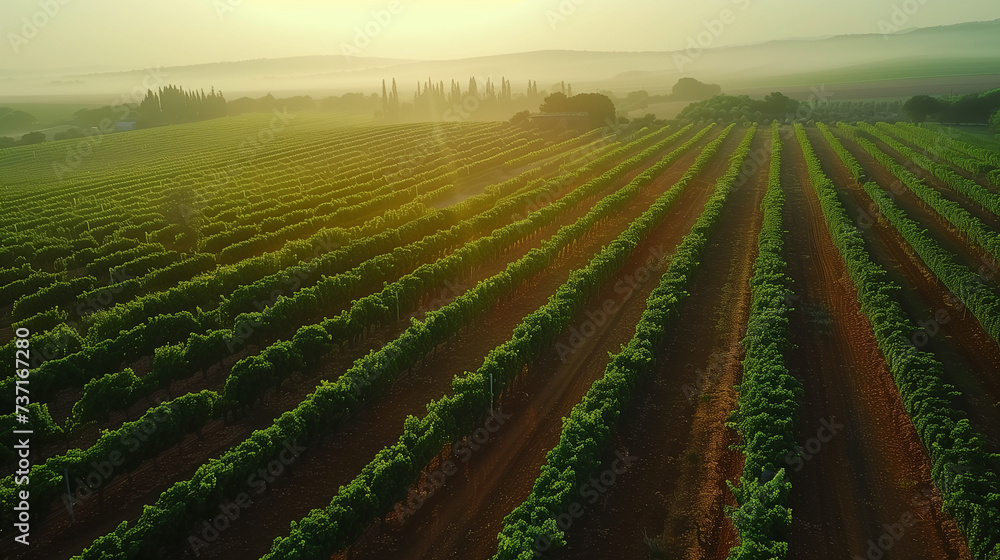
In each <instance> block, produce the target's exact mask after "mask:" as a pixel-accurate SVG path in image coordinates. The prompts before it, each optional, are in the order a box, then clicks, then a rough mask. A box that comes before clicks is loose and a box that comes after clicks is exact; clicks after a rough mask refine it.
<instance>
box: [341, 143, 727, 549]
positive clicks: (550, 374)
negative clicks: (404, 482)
mask: <svg viewBox="0 0 1000 560" xmlns="http://www.w3.org/2000/svg"><path fill="white" fill-rule="evenodd" d="M741 136H742V133H741V132H740V131H736V130H734V131H733V132H732V133H731V134H730V136H729V138H727V139H726V141H725V142H724V144H723V146H722V147H721V149H720V152H719V154H718V155H717V156H716V158H724V157H725V156H724V154H726V153H728V152H730V151H732V150H733V149H734V148H735V146H736V145H737V144H738V143H739V141H740V138H741ZM692 161H693V158H692V159H691V160H689V161H687V162H683V163H682V164H678V165H676V166H675V167H674V168H673V169H672V170H671V171H672V172H671V173H669V174H667V175H665V176H663V177H661V178H660V179H659V180H657V188H656V189H655V190H656V192H657V193H662V192H663V191H664V190H666V188H667V187H669V186H670V185H672V184H673V183H674V182H675V181H676V180H677V179H678V178H679V177H680V175H681V174H682V173H683V172H684V170H685V169H686V167H687V166H688V165H689V164H690V163H691V162H692ZM716 161H720V160H719V159H716ZM717 167H718V165H713V167H712V168H710V169H709V170H707V171H706V172H704V173H703V174H702V175H701V177H700V178H699V179H698V180H696V181H694V182H693V183H692V184H691V185H690V186H689V187H688V188H687V190H685V192H684V193H683V194H682V195H681V197H680V199H679V200H678V202H677V205H676V206H675V207H674V208H673V209H672V210H671V212H670V214H669V215H668V216H667V217H666V218H665V219H664V221H663V222H661V224H660V225H658V226H657V227H656V228H654V230H653V231H652V232H650V235H649V236H648V237H647V238H646V239H644V240H643V241H642V242H641V243H640V244H639V246H638V247H637V248H636V250H635V253H633V255H632V256H631V257H630V259H629V260H628V261H627V262H626V264H625V265H624V266H623V268H622V269H621V270H620V271H619V273H618V274H617V275H616V276H615V277H614V278H613V279H612V280H611V282H610V283H609V285H608V286H607V287H606V288H605V289H604V290H603V291H602V293H600V294H598V295H597V296H595V297H594V298H592V299H591V301H590V302H588V304H587V305H586V306H585V307H584V309H585V310H587V311H585V312H584V313H582V314H581V315H580V316H579V317H578V318H577V320H575V321H573V322H572V323H571V325H573V328H576V329H577V330H578V331H580V332H582V333H588V332H590V330H589V327H585V326H584V324H585V323H586V322H587V321H588V320H589V319H588V317H590V316H597V315H596V314H597V312H598V311H599V310H601V309H602V308H603V303H604V302H605V301H607V300H611V301H612V302H613V304H614V308H615V309H616V312H615V313H614V314H613V315H612V316H611V317H610V319H608V320H607V321H606V322H605V323H604V324H603V325H601V326H599V327H597V328H596V329H594V331H593V333H592V334H590V336H586V337H585V338H584V339H583V341H582V344H578V348H577V349H576V350H575V351H569V349H571V348H573V345H572V340H571V332H572V329H567V331H565V332H564V333H563V335H562V336H561V337H560V339H559V340H560V342H561V343H562V344H564V345H565V347H562V348H561V347H559V346H558V345H557V346H556V347H555V348H553V349H551V350H550V352H549V353H548V354H546V355H545V356H543V357H542V358H541V359H540V360H538V361H537V362H536V363H534V364H532V365H531V366H529V370H528V373H527V374H526V376H525V377H524V378H523V379H522V380H520V381H519V382H518V383H517V385H516V387H515V388H514V390H513V391H511V392H510V393H508V394H507V395H505V396H504V399H503V403H502V408H503V411H504V413H505V414H509V415H510V418H509V419H508V420H507V421H506V423H505V424H504V425H503V427H502V428H501V429H500V430H498V431H497V432H496V433H495V434H494V435H493V436H491V438H490V440H489V441H488V442H487V443H486V444H484V445H483V446H482V448H481V449H479V450H477V451H476V452H475V454H474V455H473V456H472V457H471V458H470V459H469V461H468V462H467V463H465V464H462V461H461V460H460V459H461V457H459V458H458V459H457V460H456V461H455V462H456V463H459V465H460V466H459V472H458V473H457V474H456V475H455V476H454V477H453V480H452V479H449V481H448V483H447V484H446V485H445V486H444V487H442V488H441V489H439V490H437V491H436V492H435V493H434V494H433V496H431V497H430V499H429V500H427V501H426V502H425V503H424V504H423V505H422V507H420V508H419V509H417V510H416V511H415V512H414V513H412V514H411V515H410V516H409V517H408V518H406V519H404V520H403V521H404V522H403V523H402V524H401V525H400V524H399V523H395V522H390V523H389V524H387V525H385V526H384V527H381V528H379V527H373V528H372V529H371V530H370V531H369V534H368V535H367V536H366V538H365V539H363V540H362V541H360V542H359V543H358V544H357V545H356V546H355V547H353V549H352V550H351V551H350V552H351V554H350V556H349V557H350V558H351V559H352V560H358V559H361V558H385V557H387V555H389V556H391V557H393V558H401V559H402V558H414V559H416V558H436V559H437V558H442V559H443V558H449V559H463V560H464V559H487V558H490V557H491V556H492V555H493V554H494V553H495V551H496V543H497V541H496V535H497V533H498V532H499V531H500V528H501V522H502V519H503V517H504V516H505V515H507V514H508V513H510V511H512V510H513V509H514V507H516V506H517V505H518V504H519V503H521V502H522V501H523V500H524V498H525V497H526V496H527V494H528V492H529V491H530V489H531V487H532V485H533V484H534V481H535V479H536V478H537V477H538V473H539V469H540V468H541V466H542V464H543V463H544V461H545V454H546V453H547V452H548V450H549V449H551V448H552V447H553V446H555V444H556V443H557V442H558V440H559V435H560V432H561V430H562V422H561V419H562V418H563V417H565V416H567V415H568V414H569V412H570V410H571V409H572V407H573V406H574V405H575V404H576V403H578V402H579V401H580V399H581V398H582V397H583V395H584V394H585V393H586V391H587V390H588V389H589V387H590V385H591V384H592V383H593V381H594V380H595V379H597V378H598V377H599V376H601V375H602V374H603V373H604V368H605V367H606V365H607V353H608V352H613V351H617V350H619V349H620V347H621V345H622V344H624V343H626V342H628V340H629V339H630V338H631V337H632V335H633V333H634V330H635V325H636V323H637V322H638V320H639V317H640V315H641V314H642V311H643V310H644V309H645V299H646V297H647V296H648V294H649V292H650V291H652V289H653V288H654V287H655V285H656V282H655V281H654V278H655V279H658V277H659V275H658V274H654V275H653V277H651V278H649V279H648V280H646V281H645V282H638V281H635V282H634V283H635V284H636V286H635V287H634V288H631V289H630V288H629V286H630V282H629V280H630V278H631V279H634V278H636V277H638V276H639V274H638V270H639V269H640V267H642V266H644V264H645V263H646V262H647V261H648V260H649V259H650V257H651V256H654V255H656V254H659V253H665V254H670V253H672V252H673V250H674V248H675V247H676V245H677V244H678V243H679V242H680V240H681V238H682V237H683V236H684V235H685V234H686V233H687V232H688V231H689V230H690V227H691V225H692V224H693V223H694V221H695V220H696V219H697V217H698V215H700V213H701V211H702V209H703V207H704V203H705V201H706V200H707V198H708V196H709V194H710V191H711V184H712V183H713V182H714V180H715V179H716V178H717V177H718V176H719V175H721V173H722V171H720V170H718V169H717ZM644 198H645V200H644V201H643V204H642V206H643V207H645V206H648V204H649V203H650V202H652V200H653V196H649V197H644ZM575 252H577V253H580V252H581V251H579V250H578V251H575ZM586 257H587V258H589V257H590V255H589V254H588V255H586ZM588 312H589V313H590V314H591V315H590V316H588V315H587V313H588ZM596 322H599V321H596ZM592 324H593V323H592ZM563 358H565V361H563ZM380 529H381V530H380ZM342 556H344V557H347V555H346V554H343V555H342Z"/></svg>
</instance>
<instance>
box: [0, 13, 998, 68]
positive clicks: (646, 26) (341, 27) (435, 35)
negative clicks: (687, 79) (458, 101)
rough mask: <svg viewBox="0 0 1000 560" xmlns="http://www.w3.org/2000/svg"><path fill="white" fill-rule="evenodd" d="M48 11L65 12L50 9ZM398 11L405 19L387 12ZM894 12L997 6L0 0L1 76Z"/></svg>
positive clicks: (550, 40)
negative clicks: (721, 20)
mask: <svg viewBox="0 0 1000 560" xmlns="http://www.w3.org/2000/svg"><path fill="white" fill-rule="evenodd" d="M46 4H52V5H57V6H58V7H59V8H58V10H59V11H58V13H55V15H53V16H48V15H47V14H45V12H44V9H43V6H44V5H46ZM390 6H394V7H396V12H397V13H395V14H389V16H390V17H388V18H387V17H386V15H385V14H387V13H388V9H389V7H390ZM894 6H896V7H897V8H896V12H895V24H902V25H901V27H903V28H906V27H928V26H934V25H943V24H951V23H958V22H963V21H976V20H990V19H997V18H1000V2H998V1H997V0H905V1H903V0H836V1H833V0H478V1H473V0H394V1H392V2H390V0H382V1H374V2H369V1H362V0H0V31H2V32H3V35H4V41H3V45H0V70H15V71H30V70H40V69H45V70H48V69H82V68H94V67H113V68H121V69H132V68H145V67H154V66H173V65H184V64H194V63H203V62H218V61H230V60H245V59H253V58H277V57H285V56H298V55H316V54H340V53H342V52H343V50H344V49H345V45H346V46H347V48H348V49H357V51H352V52H353V53H354V54H358V53H360V55H361V56H380V57H391V58H433V59H450V58H466V57H472V56H480V55H490V54H502V53H508V52H521V51H530V50H539V49H579V50H615V51H648V50H673V49H682V48H685V47H686V46H687V44H688V40H689V38H693V37H697V35H698V33H699V32H701V31H703V30H705V28H706V22H708V23H709V24H711V21H712V20H715V19H718V18H719V17H720V14H721V13H722V10H724V9H729V10H730V14H729V17H728V19H729V23H726V24H721V25H715V26H714V27H715V29H716V30H717V31H718V36H717V37H715V36H713V37H712V38H711V41H710V43H711V44H710V46H712V47H717V46H724V45H734V44H745V43H757V42H762V41H768V40H771V39H779V38H787V37H813V36H826V35H835V34H842V33H879V32H881V31H883V30H884V29H880V25H879V22H880V21H882V22H885V23H886V24H890V23H893V19H892V18H893V16H894ZM49 9H50V11H54V9H53V8H51V7H50V8H49ZM373 11H383V15H382V19H383V21H385V23H384V24H382V23H378V22H377V21H376V17H375V15H373V13H372V12H373ZM907 12H910V13H907ZM23 18H28V20H32V19H33V20H34V21H35V22H36V24H42V25H37V26H36V27H37V28H36V29H33V27H32V26H30V25H25V22H24V19H23ZM709 26H710V27H711V25H709ZM366 27H367V29H368V30H369V31H370V32H371V33H369V34H364V35H363V36H361V37H358V36H357V31H356V30H357V29H362V30H363V29H365V28H366ZM33 31H34V32H33ZM702 37H703V38H705V37H707V35H704V34H703V35H702Z"/></svg>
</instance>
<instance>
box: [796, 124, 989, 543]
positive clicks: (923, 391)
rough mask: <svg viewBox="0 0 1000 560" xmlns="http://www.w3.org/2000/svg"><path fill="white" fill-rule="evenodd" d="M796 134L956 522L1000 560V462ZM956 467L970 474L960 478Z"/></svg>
mask: <svg viewBox="0 0 1000 560" xmlns="http://www.w3.org/2000/svg"><path fill="white" fill-rule="evenodd" d="M795 133H796V135H797V137H798V140H799V143H800V145H801V146H802V150H803V152H805V155H806V163H807V165H808V168H809V177H810V182H811V183H812V186H813V188H814V189H815V190H816V194H817V196H818V197H819V200H820V206H821V207H822V210H823V218H824V220H825V221H826V224H827V227H828V228H829V230H830V235H831V237H832V238H833V243H834V245H835V246H836V247H837V249H838V251H840V254H841V257H842V258H843V259H844V262H845V263H846V265H847V270H848V273H849V274H850V276H851V279H852V280H853V281H854V285H855V287H856V288H857V293H858V301H859V303H860V304H861V309H862V311H863V312H864V313H865V315H866V316H867V317H868V320H869V321H870V322H871V325H872V329H873V332H874V334H875V339H876V342H877V343H878V346H879V350H881V352H882V355H883V357H884V358H885V360H886V362H887V364H888V366H889V370H890V371H891V372H892V375H893V378H894V379H895V381H896V387H897V388H898V389H899V393H900V397H901V398H902V402H903V406H904V408H905V409H906V412H907V413H908V414H909V416H910V418H911V419H912V420H913V424H914V426H915V427H916V431H917V435H918V436H919V438H920V441H921V442H922V443H923V444H924V448H925V449H926V451H927V454H928V456H929V457H930V461H931V474H932V478H933V480H934V482H935V485H936V486H937V488H938V490H939V491H940V492H941V494H942V495H943V498H944V508H945V510H947V511H948V513H950V514H951V515H952V516H953V517H954V518H955V522H956V523H957V525H958V527H959V529H960V530H961V531H962V533H963V534H964V535H965V538H966V541H967V542H968V544H969V550H970V551H971V552H972V555H973V557H974V558H976V559H983V560H986V559H990V558H996V557H997V556H998V555H1000V525H998V524H997V523H996V520H997V519H1000V481H998V478H997V470H996V465H997V461H998V460H1000V457H997V456H996V455H995V454H991V453H989V452H988V451H987V450H986V449H985V448H984V444H983V439H982V436H981V435H979V434H977V433H976V432H975V430H974V429H973V428H972V427H971V425H970V423H969V419H968V417H967V416H966V414H965V413H964V412H962V410H961V409H960V408H959V407H958V405H957V400H958V399H957V395H956V390H955V388H954V387H953V386H951V385H949V384H947V383H946V382H944V380H943V377H944V371H943V366H942V365H941V362H940V361H938V360H937V359H936V358H935V357H934V355H932V354H930V353H928V352H925V351H922V350H918V349H917V348H916V347H915V346H914V345H913V343H912V342H910V341H911V337H912V335H913V333H914V332H916V331H917V329H916V328H915V327H914V326H913V325H912V324H911V323H910V322H909V321H908V319H907V317H906V314H905V313H904V312H903V309H902V307H901V306H900V304H899V302H898V300H897V299H896V295H895V293H896V292H898V291H899V289H900V287H899V286H898V285H897V284H895V283H894V282H892V281H891V280H890V279H889V278H888V276H887V273H886V270H885V269H884V268H882V267H880V266H878V265H877V264H875V263H874V262H873V261H872V259H871V256H870V255H869V254H868V251H867V250H866V249H865V245H864V240H863V238H862V236H861V233H860V232H859V231H858V229H857V227H855V226H854V224H853V223H852V222H851V219H850V217H849V216H848V215H847V212H846V210H845V209H844V207H843V205H842V204H841V203H840V200H839V199H838V198H837V192H836V189H835V188H834V186H833V182H832V181H830V179H829V178H828V177H826V175H825V174H824V173H823V170H822V168H821V165H820V162H819V158H818V157H817V156H816V154H815V152H814V151H813V149H812V146H811V144H810V143H809V139H808V138H807V137H806V133H805V129H804V128H802V126H801V125H799V124H796V125H795ZM954 465H961V466H963V467H966V468H968V471H966V472H961V473H956V472H955V469H954V468H953V467H954ZM963 470H964V469H963Z"/></svg>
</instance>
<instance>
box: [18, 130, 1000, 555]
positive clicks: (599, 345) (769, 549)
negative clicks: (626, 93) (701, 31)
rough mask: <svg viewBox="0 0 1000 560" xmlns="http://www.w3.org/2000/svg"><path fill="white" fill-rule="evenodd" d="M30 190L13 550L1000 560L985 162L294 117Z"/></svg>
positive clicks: (56, 161)
mask: <svg viewBox="0 0 1000 560" xmlns="http://www.w3.org/2000/svg"><path fill="white" fill-rule="evenodd" d="M0 185H2V186H3V187H4V189H3V191H2V194H0V198H2V204H3V209H2V211H0V223H2V226H3V229H2V231H3V236H2V238H0V257H2V258H0V266H2V268H0V305H2V306H3V307H0V354H2V356H3V357H2V360H3V361H4V363H5V364H10V365H11V366H8V367H9V369H8V370H7V371H8V373H7V374H5V375H4V377H3V378H2V379H0V392H2V394H3V399H4V400H5V402H8V403H16V404H17V407H16V409H14V410H11V407H9V406H7V407H6V408H5V409H4V411H3V414H4V415H2V416H0V427H2V429H0V462H2V463H3V465H4V468H3V472H2V473H0V476H2V477H3V478H2V480H0V502H2V505H3V507H2V509H0V517H2V524H0V525H2V529H0V556H6V555H8V554H11V555H13V557H14V558H24V559H29V558H32V559H33V558H38V559H46V560H66V559H70V558H74V559H85V560H98V559H116V560H134V559H136V560H145V559H160V558H162V559H185V558H208V559H220V558H237V557H238V558H244V559H246V558H249V559H254V558H260V559H266V560H278V559H282V560H283V559H316V560H321V559H322V560H325V559H329V558H336V559H345V560H346V559H351V560H359V559H377V558H394V559H397V558H398V559H414V560H416V559H421V558H435V559H456V560H457V559H479V560H515V559H516V560H528V559H533V558H573V559H588V560H589V559H593V560H598V559H607V558H668V559H681V558H683V559H692V560H693V559H715V560H725V559H733V560H750V559H772V558H773V559H779V558H780V559H784V558H788V559H811V560H812V559H820V560H825V559H830V560H833V559H842V558H875V559H877V558H886V559H893V558H900V559H904V558H905V559H918V558H919V559H931V560H950V559H969V560H1000V276H998V275H1000V144H998V143H996V142H994V141H992V140H989V139H986V137H985V136H983V137H979V136H976V137H969V136H964V135H962V134H959V133H954V132H951V131H949V130H948V129H945V128H930V127H924V126H917V125H912V124H907V123H897V124H890V123H878V124H874V125H873V124H868V123H856V124H849V123H827V124H823V123H819V124H816V125H809V126H803V125H802V124H795V125H778V124H777V123H775V124H773V125H770V126H766V125H754V124H739V123H736V124H717V123H711V122H697V123H691V124H686V123H674V124H669V125H666V126H659V125H650V126H634V127H632V128H629V129H619V130H615V131H612V130H609V129H596V130H592V131H590V132H585V133H580V132H574V131H571V130H547V129H541V128H535V127H532V126H529V125H518V124H512V123H509V122H454V123H418V124H391V125H379V126H375V125H372V124H370V123H367V122H364V120H363V119H360V118H354V117H346V116H337V115H336V114H333V113H318V112H316V113H313V112H305V113H302V114H288V113H284V112H280V111H275V112H274V113H271V114H248V115H242V116H239V117H228V118H225V119H215V120H208V121H203V122H196V123H190V124H182V125H171V126H164V127H158V128H149V129H144V130H138V131H134V132H129V133H128V134H114V135H107V136H106V137H102V138H99V141H96V142H89V141H86V140H78V139H71V140H60V141H56V142H46V143H44V144H37V145H27V146H18V147H13V148H6V149H0ZM22 438H28V440H30V445H26V444H25V442H26V441H27V440H25V439H22ZM18 538H21V539H28V540H29V541H30V544H31V546H30V547H23V546H19V544H18V542H17V541H16V539H18ZM22 544H23V543H22Z"/></svg>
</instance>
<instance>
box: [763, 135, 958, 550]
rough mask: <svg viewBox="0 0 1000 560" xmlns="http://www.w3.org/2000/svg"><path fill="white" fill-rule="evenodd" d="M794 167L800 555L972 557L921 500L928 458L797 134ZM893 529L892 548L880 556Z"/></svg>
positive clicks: (789, 203)
mask: <svg viewBox="0 0 1000 560" xmlns="http://www.w3.org/2000/svg"><path fill="white" fill-rule="evenodd" d="M785 162H786V164H785V165H784V166H783V169H782V184H783V186H784V188H785V193H786V196H787V200H786V207H785V213H784V216H785V227H786V228H787V229H788V231H789V232H790V235H789V236H788V237H787V241H786V249H785V250H786V255H787V257H786V258H787V260H788V263H789V273H790V275H791V277H792V278H793V280H794V282H795V287H794V290H795V294H796V296H797V298H798V299H797V300H796V301H795V305H796V307H795V310H794V311H793V312H792V314H791V321H792V322H791V330H792V342H793V343H795V345H796V347H797V349H796V350H795V351H793V352H792V353H791V355H790V359H789V366H790V368H791V370H792V372H793V373H794V374H795V375H796V376H797V377H799V379H801V381H802V384H803V387H804V389H805V393H804V396H803V398H802V401H801V408H800V417H799V437H798V441H799V445H801V446H802V447H803V448H804V452H803V453H804V454H803V456H802V458H801V460H795V459H791V460H790V461H789V466H788V470H789V474H790V475H791V478H792V484H793V486H792V494H791V497H790V505H791V508H792V512H793V513H792V515H793V518H792V527H791V530H790V533H789V539H788V540H789V555H788V558H789V560H799V559H808V560H823V559H830V560H841V559H843V558H848V557H851V558H853V557H861V558H867V557H869V556H868V555H869V554H875V557H881V558H886V559H889V558H905V559H911V558H921V559H952V558H968V553H967V552H966V551H964V545H963V543H962V541H961V539H960V537H959V536H958V535H957V532H956V531H955V530H954V526H951V527H949V526H948V525H947V523H946V521H945V520H944V519H942V517H941V515H940V514H938V513H936V512H935V511H933V510H929V509H920V508H918V507H917V506H915V505H914V499H915V498H919V497H920V495H921V494H920V492H921V490H923V489H926V488H928V487H929V484H930V473H929V463H928V460H927V457H926V454H925V453H924V451H923V448H922V447H921V445H920V442H919V440H918V439H917V435H916V432H915V431H914V428H913V424H912V423H911V422H910V419H909V418H908V417H907V415H906V413H905V411H904V410H903V407H902V403H901V402H900V398H899V393H898V391H897V389H896V386H895V383H894V382H893V380H892V377H891V374H890V373H889V371H888V368H887V366H886V364H885V361H884V360H883V359H882V356H881V355H880V353H879V350H878V348H877V346H876V342H875V338H874V334H873V333H872V329H871V325H870V323H869V322H868V320H867V318H866V317H865V316H864V315H863V314H862V313H861V310H860V306H859V304H858V302H857V298H856V292H855V289H854V286H853V284H852V283H851V281H850V279H849V277H848V275H847V270H846V267H845V265H844V262H843V260H842V259H841V257H840V255H839V253H838V252H837V250H836V248H835V247H834V246H833V243H832V240H831V238H830V234H829V230H828V229H827V227H826V224H825V222H824V219H823V215H822V211H821V209H820V206H819V200H818V199H817V197H816V194H815V191H814V190H813V187H812V186H811V184H810V183H809V177H808V173H807V170H806V165H805V159H804V157H803V154H802V150H801V148H800V147H799V145H798V143H797V142H796V141H795V140H794V139H790V141H789V142H788V143H787V144H786V150H785ZM907 521H909V522H910V523H912V524H913V526H912V527H910V526H907V525H904V523H906V522H907ZM886 527H889V528H891V529H892V530H891V531H890V530H889V529H887V528H886ZM887 532H888V533H887ZM883 534H887V536H886V537H885V539H883V541H882V542H883V543H888V548H886V549H885V550H891V552H885V550H881V549H879V548H875V550H874V551H873V552H871V553H870V552H869V550H870V549H872V548H873V547H878V546H880V545H879V539H880V538H882V535H883ZM963 554H964V556H963Z"/></svg>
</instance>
